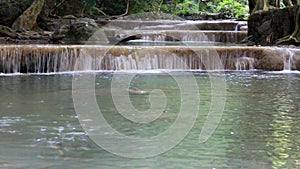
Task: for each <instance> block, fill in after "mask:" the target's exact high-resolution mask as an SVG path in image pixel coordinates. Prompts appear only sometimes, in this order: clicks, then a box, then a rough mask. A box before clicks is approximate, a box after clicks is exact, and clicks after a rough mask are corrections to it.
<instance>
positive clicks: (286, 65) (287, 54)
mask: <svg viewBox="0 0 300 169" xmlns="http://www.w3.org/2000/svg"><path fill="white" fill-rule="evenodd" d="M281 55H282V58H283V70H284V71H291V70H292V68H293V61H294V51H292V50H290V49H282V51H281Z"/></svg>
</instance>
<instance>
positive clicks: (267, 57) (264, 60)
mask: <svg viewBox="0 0 300 169" xmlns="http://www.w3.org/2000/svg"><path fill="white" fill-rule="evenodd" d="M283 67H284V64H283V57H282V53H280V52H279V51H276V50H264V51H263V52H262V54H261V58H260V59H259V62H258V69H262V70H270V71H281V70H283Z"/></svg>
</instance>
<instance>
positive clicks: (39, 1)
mask: <svg viewBox="0 0 300 169" xmlns="http://www.w3.org/2000/svg"><path fill="white" fill-rule="evenodd" d="M44 2H45V0H34V2H33V3H32V4H31V6H30V7H29V8H28V9H26V10H25V11H24V12H23V13H22V15H21V16H19V17H18V18H17V19H16V20H15V22H14V23H13V25H12V28H13V29H14V30H21V31H23V30H34V31H41V29H40V28H39V26H38V25H37V23H36V20H37V17H38V15H39V14H40V12H41V10H42V8H43V6H44Z"/></svg>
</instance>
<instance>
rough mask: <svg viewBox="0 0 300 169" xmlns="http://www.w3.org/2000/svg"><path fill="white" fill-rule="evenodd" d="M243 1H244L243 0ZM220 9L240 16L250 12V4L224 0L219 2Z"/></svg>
mask: <svg viewBox="0 0 300 169" xmlns="http://www.w3.org/2000/svg"><path fill="white" fill-rule="evenodd" d="M242 2H243V1H242ZM218 10H219V11H222V12H227V13H230V14H231V16H232V17H236V18H239V17H241V16H244V15H245V14H247V13H248V6H246V5H245V1H244V3H243V4H242V3H240V2H238V1H235V0H222V1H219V2H218Z"/></svg>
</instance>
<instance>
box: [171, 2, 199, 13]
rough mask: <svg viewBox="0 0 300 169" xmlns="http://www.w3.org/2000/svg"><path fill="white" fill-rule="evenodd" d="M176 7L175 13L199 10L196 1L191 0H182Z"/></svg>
mask: <svg viewBox="0 0 300 169" xmlns="http://www.w3.org/2000/svg"><path fill="white" fill-rule="evenodd" d="M176 8H177V10H176V11H175V12H174V13H175V14H179V13H180V14H186V13H197V12H198V11H199V8H198V3H197V1H193V0H184V1H183V2H182V3H179V4H178V6H177V7H176Z"/></svg>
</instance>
